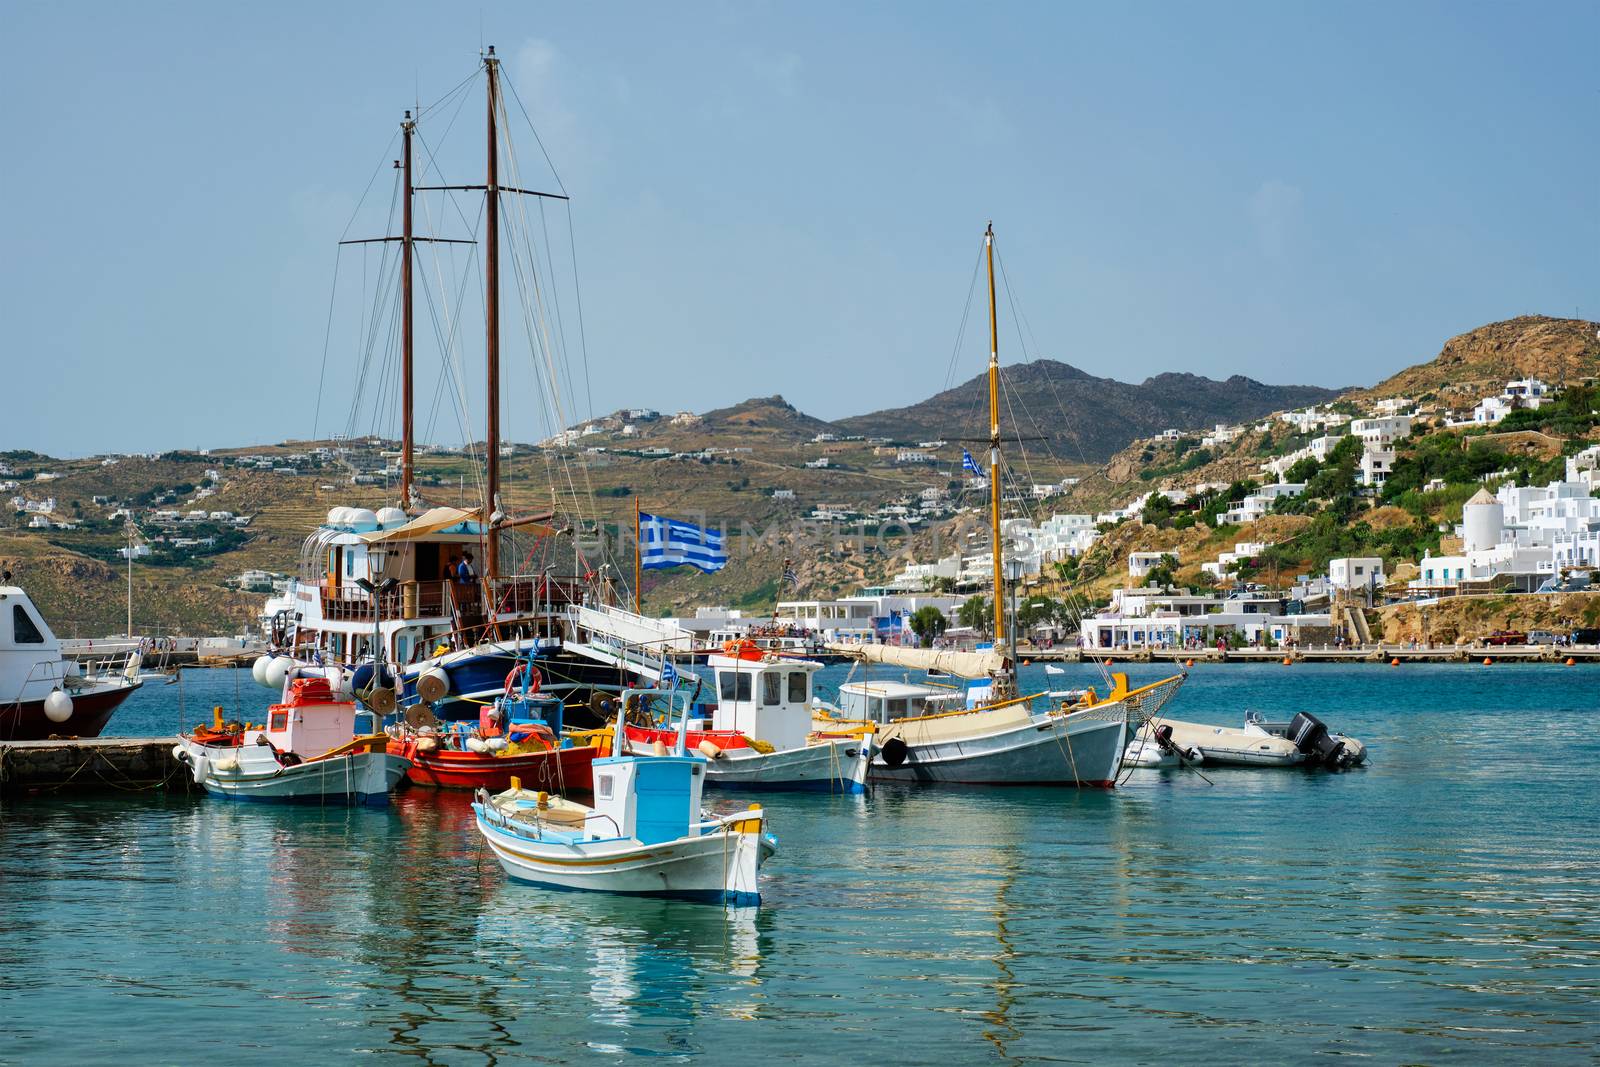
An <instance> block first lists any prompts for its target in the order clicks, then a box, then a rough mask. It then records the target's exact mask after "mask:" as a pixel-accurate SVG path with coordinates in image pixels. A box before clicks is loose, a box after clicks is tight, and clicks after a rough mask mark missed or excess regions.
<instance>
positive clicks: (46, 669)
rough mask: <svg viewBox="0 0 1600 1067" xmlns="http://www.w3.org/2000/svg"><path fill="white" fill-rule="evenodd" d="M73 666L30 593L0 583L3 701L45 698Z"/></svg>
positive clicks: (0, 688)
mask: <svg viewBox="0 0 1600 1067" xmlns="http://www.w3.org/2000/svg"><path fill="white" fill-rule="evenodd" d="M70 666H71V665H70V664H69V663H68V661H66V660H63V659H62V658H61V642H60V641H57V640H56V635H55V634H53V633H51V632H50V627H49V626H48V625H47V624H46V623H45V621H44V616H42V615H40V614H39V609H38V608H36V607H34V604H33V601H32V600H30V599H28V594H27V593H24V592H23V591H22V589H21V588H20V587H18V586H14V585H0V702H10V701H14V700H37V699H39V698H40V697H43V696H44V695H45V694H47V693H49V692H50V690H51V689H52V688H54V687H56V686H58V685H60V684H61V683H62V682H63V681H64V680H65V678H66V675H67V671H68V669H69V667H70Z"/></svg>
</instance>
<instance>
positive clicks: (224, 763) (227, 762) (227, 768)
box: [211, 756, 239, 774]
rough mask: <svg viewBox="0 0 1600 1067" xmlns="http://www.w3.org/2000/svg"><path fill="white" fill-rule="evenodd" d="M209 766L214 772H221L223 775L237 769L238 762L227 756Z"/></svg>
mask: <svg viewBox="0 0 1600 1067" xmlns="http://www.w3.org/2000/svg"><path fill="white" fill-rule="evenodd" d="M211 766H212V767H213V768H214V769H215V770H219V771H221V772H222V773H223V774H232V773H233V772H234V771H236V770H238V769H239V761H238V760H236V759H234V758H233V757H232V756H227V757H225V758H223V759H219V760H217V762H215V763H213V764H212V765H211Z"/></svg>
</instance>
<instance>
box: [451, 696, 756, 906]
mask: <svg viewBox="0 0 1600 1067" xmlns="http://www.w3.org/2000/svg"><path fill="white" fill-rule="evenodd" d="M660 692H662V693H663V695H666V696H668V698H669V699H671V694H667V693H665V691H660ZM680 700H681V704H682V706H681V708H680V709H679V716H678V721H679V723H680V728H679V733H678V737H677V743H676V745H675V746H674V750H673V751H672V752H671V753H670V754H668V755H660V756H657V755H651V756H636V755H618V756H606V757H603V758H601V759H597V760H595V761H594V786H595V788H594V805H593V806H592V807H590V806H586V805H582V804H576V803H574V802H572V801H571V800H569V799H564V798H556V797H551V796H549V795H548V794H546V793H540V792H532V793H530V791H529V790H526V789H523V788H521V784H520V783H513V788H512V789H510V790H508V791H506V792H504V793H500V794H497V795H491V794H490V793H488V792H487V791H486V790H484V791H480V792H479V793H478V794H477V797H476V799H475V802H474V803H473V806H472V807H473V813H474V815H475V816H476V824H477V828H478V832H479V833H480V834H482V835H483V839H484V841H485V842H486V843H487V844H488V846H489V848H490V850H491V851H492V852H493V853H494V855H495V857H496V858H497V859H498V860H499V861H500V865H501V867H502V868H504V869H505V872H506V874H507V875H508V876H510V877H511V878H513V879H515V880H517V881H522V882H531V883H533V884H535V885H543V886H553V887H556V888H560V889H583V890H591V891H598V892H607V893H627V894H644V895H651V896H670V897H683V898H688V899H699V900H712V901H719V902H728V903H732V904H756V903H759V902H760V899H761V894H760V888H759V886H758V883H757V877H758V873H759V870H760V867H761V865H762V863H764V862H765V861H766V860H767V858H768V857H770V856H771V855H772V854H773V853H774V852H776V851H777V846H778V843H777V839H776V838H775V837H773V836H772V835H771V834H770V833H768V832H767V831H766V814H765V812H763V811H762V809H761V807H760V806H759V805H751V806H750V808H749V809H747V810H745V811H739V812H735V813H733V814H730V815H720V816H719V815H712V814H709V813H707V812H704V811H702V810H701V806H700V800H701V792H702V790H703V788H704V786H705V781H706V766H707V763H708V762H709V761H708V760H707V759H706V757H705V756H703V755H701V754H699V753H697V752H692V751H690V750H689V748H688V747H687V723H688V711H689V708H688V702H687V700H686V699H681V698H680Z"/></svg>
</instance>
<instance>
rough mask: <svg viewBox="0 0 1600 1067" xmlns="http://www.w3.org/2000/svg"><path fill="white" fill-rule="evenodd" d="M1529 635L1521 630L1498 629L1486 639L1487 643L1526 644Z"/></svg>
mask: <svg viewBox="0 0 1600 1067" xmlns="http://www.w3.org/2000/svg"><path fill="white" fill-rule="evenodd" d="M1527 643H1528V635H1527V634H1525V633H1523V632H1522V631H1521V630H1496V631H1495V632H1494V633H1492V634H1490V635H1489V636H1488V637H1487V638H1485V639H1484V644H1486V645H1525V644H1527Z"/></svg>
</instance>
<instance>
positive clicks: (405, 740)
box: [387, 694, 600, 794]
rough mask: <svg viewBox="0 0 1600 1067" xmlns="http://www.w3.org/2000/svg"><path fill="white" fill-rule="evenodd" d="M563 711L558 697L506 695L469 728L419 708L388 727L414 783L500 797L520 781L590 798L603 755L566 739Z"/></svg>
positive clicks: (485, 708) (394, 748) (393, 745)
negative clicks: (592, 768)
mask: <svg viewBox="0 0 1600 1067" xmlns="http://www.w3.org/2000/svg"><path fill="white" fill-rule="evenodd" d="M562 710H563V709H562V705H561V700H560V698H558V697H553V696H533V697H531V698H530V697H526V696H523V697H514V696H512V695H510V694H507V695H504V696H502V697H500V698H499V699H496V700H495V701H494V702H493V703H492V704H486V705H484V706H483V708H482V710H481V711H480V713H479V717H478V721H477V722H476V723H467V722H463V721H460V720H456V721H449V720H443V721H441V720H439V719H437V718H436V717H435V716H434V715H433V714H432V713H431V712H430V711H429V710H428V709H427V707H426V706H422V705H418V706H414V707H412V708H410V709H408V710H407V712H406V714H405V716H404V718H403V719H401V721H399V722H397V723H394V724H392V725H391V726H389V727H388V730H387V732H388V734H389V736H390V739H391V740H390V741H389V751H390V752H391V753H393V754H395V755H399V756H404V757H405V758H406V759H408V760H410V761H411V766H410V768H409V769H408V770H407V771H406V777H407V778H409V779H410V780H411V783H412V784H413V785H419V786H427V787H430V788H434V789H463V790H477V789H487V790H489V791H490V792H492V793H501V792H504V791H505V790H507V789H509V788H511V781H512V779H513V778H515V779H517V780H518V781H521V782H527V783H529V784H531V785H532V786H533V788H535V789H538V790H543V791H546V792H551V793H560V794H565V793H567V792H568V791H577V792H583V793H587V792H590V791H591V790H592V789H593V780H592V778H591V774H590V764H591V763H592V762H593V761H594V758H595V757H596V756H597V755H599V754H600V749H599V747H598V746H596V745H592V744H583V745H578V744H573V742H572V740H571V739H570V738H563V737H562V736H561V726H562Z"/></svg>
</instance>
